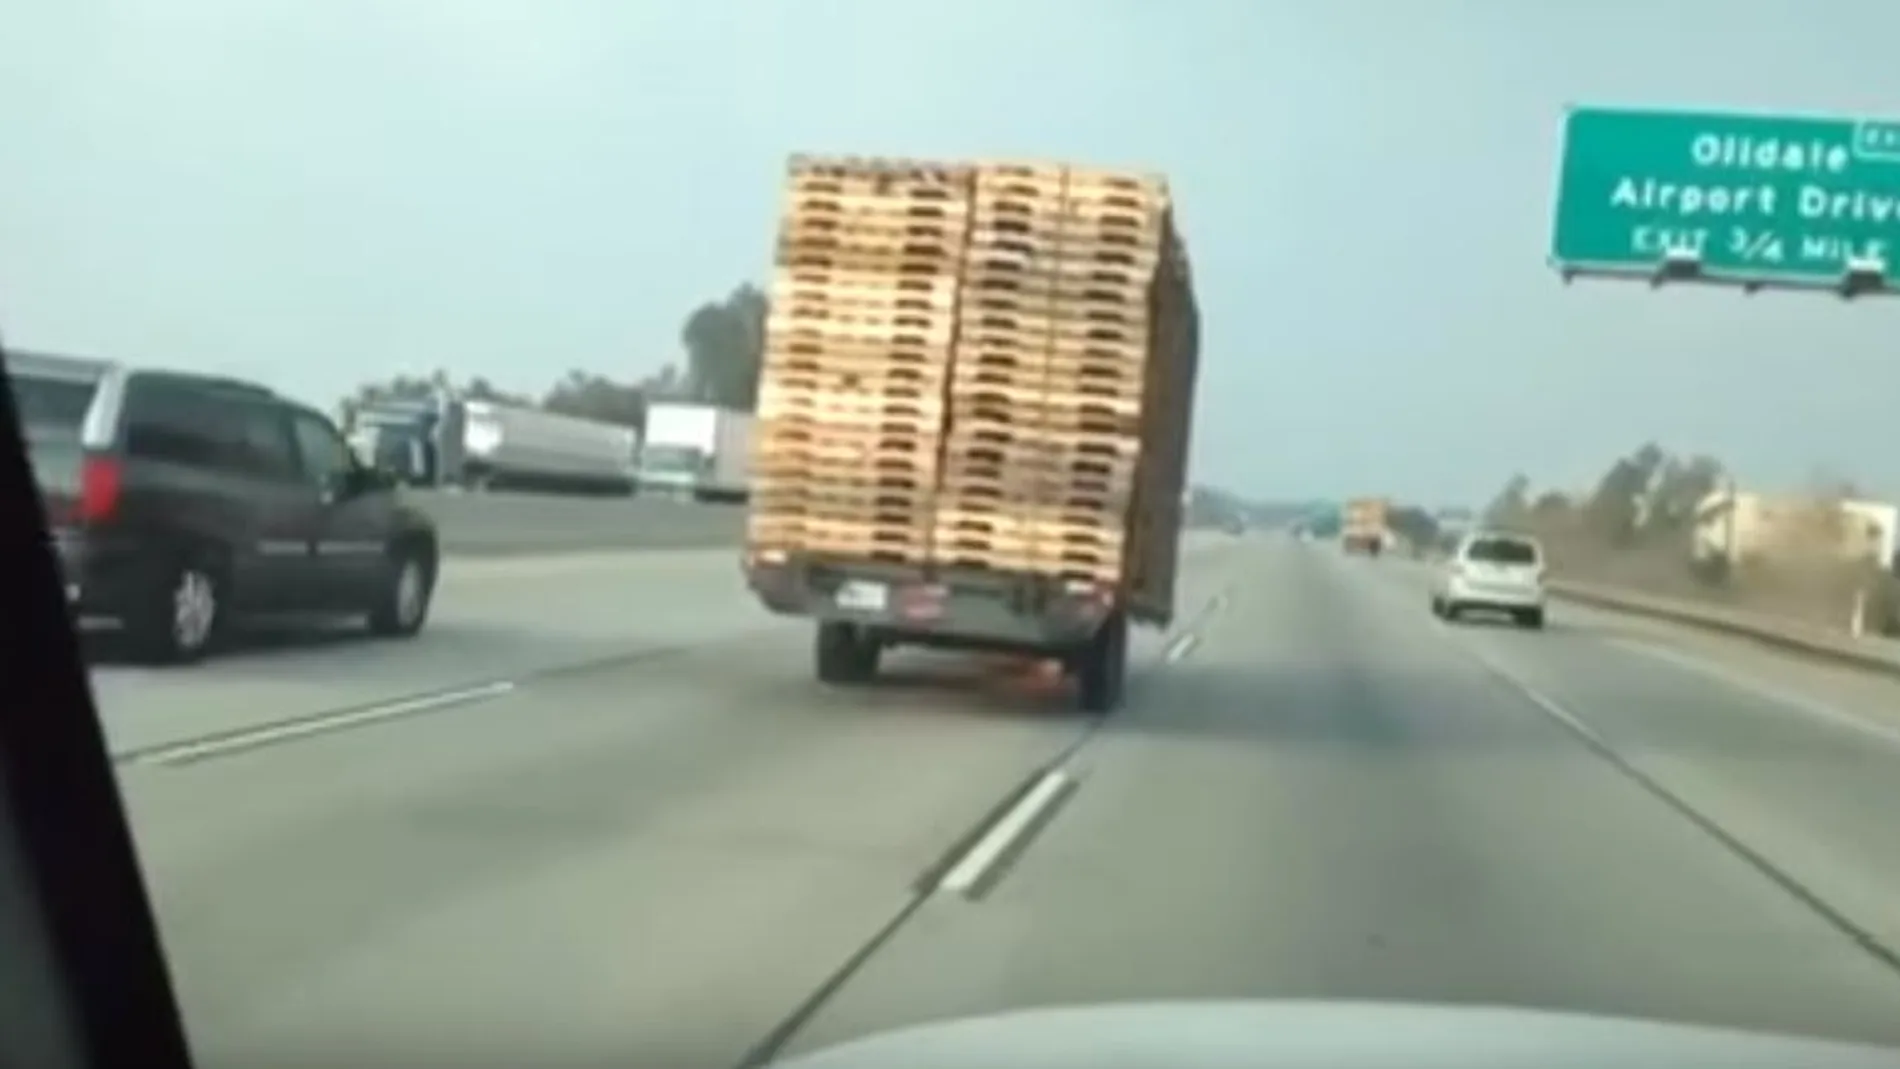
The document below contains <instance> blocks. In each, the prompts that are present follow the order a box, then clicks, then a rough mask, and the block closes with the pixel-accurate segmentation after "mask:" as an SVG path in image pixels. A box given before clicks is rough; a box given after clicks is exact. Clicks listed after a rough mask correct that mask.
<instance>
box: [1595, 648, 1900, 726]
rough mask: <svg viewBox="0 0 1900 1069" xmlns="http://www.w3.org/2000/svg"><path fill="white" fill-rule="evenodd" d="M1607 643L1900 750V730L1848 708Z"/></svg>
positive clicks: (1685, 659) (1694, 661)
mask: <svg viewBox="0 0 1900 1069" xmlns="http://www.w3.org/2000/svg"><path fill="white" fill-rule="evenodd" d="M1607 641H1608V643H1609V644H1610V645H1612V646H1615V647H1616V648H1618V649H1620V650H1623V651H1624V652H1626V653H1634V654H1637V655H1639V656H1642V657H1647V658H1649V659H1650V660H1653V661H1659V662H1661V663H1663V664H1667V665H1669V666H1670V667H1672V668H1676V669H1679V670H1681V671H1684V672H1693V673H1695V674H1696V675H1699V676H1701V677H1703V678H1704V679H1708V680H1712V681H1714V682H1715V683H1718V684H1721V685H1723V686H1727V687H1730V688H1732V689H1735V690H1739V691H1742V692H1743V693H1746V694H1752V695H1754V696H1755V697H1757V698H1764V699H1766V700H1768V701H1771V702H1774V703H1775V704H1777V705H1782V706H1786V707H1787V708H1789V709H1793V710H1794V711H1796V712H1799V713H1803V714H1805V715H1807V716H1810V717H1812V718H1814V719H1815V720H1818V721H1821V722H1822V723H1825V724H1827V725H1828V726H1830V727H1837V728H1845V729H1846V730H1848V731H1852V732H1854V733H1856V734H1859V735H1863V736H1866V737H1867V738H1869V739H1873V740H1874V741H1876V742H1879V743H1881V744H1882V745H1884V746H1891V747H1893V748H1895V749H1900V728H1894V727H1892V726H1889V725H1886V724H1880V723H1876V722H1874V721H1872V720H1869V719H1867V718H1866V717H1863V716H1856V715H1854V714H1853V713H1850V712H1847V711H1846V710H1844V709H1840V708H1837V707H1835V706H1833V705H1829V704H1827V703H1826V702H1822V701H1818V700H1816V699H1814V698H1811V697H1808V696H1807V695H1805V694H1798V693H1796V692H1794V691H1791V690H1784V689H1782V688H1780V687H1777V686H1773V685H1771V684H1768V683H1764V682H1762V681H1761V680H1758V679H1751V678H1749V677H1747V676H1744V675H1740V674H1738V673H1735V672H1731V671H1728V670H1726V669H1724V668H1722V667H1720V666H1718V665H1715V664H1712V663H1710V662H1708V661H1705V660H1702V659H1701V658H1699V657H1693V656H1690V655H1689V654H1686V653H1679V652H1677V651H1675V650H1670V649H1664V648H1662V647H1660V646H1651V645H1648V644H1646V643H1642V642H1635V641H1631V640H1629V639H1621V638H1612V639H1608V640H1607Z"/></svg>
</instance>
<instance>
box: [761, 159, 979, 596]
mask: <svg viewBox="0 0 1900 1069" xmlns="http://www.w3.org/2000/svg"><path fill="white" fill-rule="evenodd" d="M787 185H788V188H787V191H786V204H785V211H784V215H783V222H782V224H781V230H780V234H779V242H778V250H777V256H776V271H775V275H774V278H773V281H772V286H771V292H770V300H771V313H770V319H769V321H768V323H767V328H766V352H765V362H764V367H763V369H762V371H763V374H762V375H761V379H760V394H759V403H758V416H759V423H758V430H757V438H756V444H755V449H754V462H753V488H752V504H751V510H750V514H749V519H748V541H749V542H750V544H751V545H752V546H753V547H755V548H757V549H770V548H773V547H782V548H786V549H797V550H800V551H804V552H811V553H818V554H835V555H839V556H849V557H853V558H857V559H867V560H887V561H893V562H912V563H915V562H921V561H923V560H925V559H926V558H927V556H928V552H929V542H930V535H931V522H930V517H931V514H932V499H933V495H934V492H935V489H936V483H937V479H938V474H939V473H938V459H939V452H940V448H941V444H942V443H941V438H940V435H941V430H942V427H943V423H944V410H943V405H944V394H945V386H946V385H947V376H948V374H949V367H950V360H951V343H952V338H953V336H954V330H955V315H956V313H955V308H956V294H957V283H958V277H959V273H960V271H961V268H962V261H963V255H964V251H965V244H966V233H965V231H966V229H967V225H968V213H969V195H968V194H969V187H970V181H969V173H968V170H967V169H965V168H959V167H951V166H942V165H935V164H923V163H914V162H908V161H891V160H866V159H856V158H829V159H827V158H815V157H798V158H794V159H793V161H792V163H791V166H790V174H789V177H788V182H787Z"/></svg>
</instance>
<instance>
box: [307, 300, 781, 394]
mask: <svg viewBox="0 0 1900 1069" xmlns="http://www.w3.org/2000/svg"><path fill="white" fill-rule="evenodd" d="M766 312H767V300H766V295H765V293H764V292H763V291H761V290H760V289H759V288H758V287H757V286H754V285H752V284H750V283H745V284H741V285H740V286H739V287H738V288H736V289H734V290H733V291H732V292H731V293H729V294H727V295H726V297H724V298H723V299H721V300H715V301H707V302H705V303H704V304H701V305H700V306H699V307H697V308H695V309H693V310H692V312H691V313H689V314H688V315H687V316H686V319H685V320H684V322H682V323H681V325H680V336H679V340H680V348H681V349H682V351H683V353H684V358H683V359H681V360H678V361H673V362H669V363H668V364H666V365H665V366H664V367H662V368H661V369H660V370H659V371H658V372H656V373H653V374H650V375H646V376H644V377H634V376H627V377H618V376H615V375H613V374H610V373H602V372H600V371H595V370H588V369H584V368H575V369H572V370H570V371H568V372H567V374H566V375H565V376H563V377H562V378H561V379H559V380H558V381H556V382H554V383H553V384H551V385H550V386H549V387H548V388H547V389H546V390H545V391H543V392H542V393H540V394H539V395H532V394H523V393H515V392H510V391H507V390H503V389H500V388H498V387H497V386H495V385H494V384H493V383H492V382H490V381H488V380H487V379H485V378H482V377H480V376H475V377H473V378H467V379H462V378H458V377H457V376H456V375H454V374H453V373H451V372H449V371H447V370H437V371H436V372H434V373H433V374H430V375H420V376H418V375H397V376H393V377H391V378H388V379H383V380H380V381H375V382H366V383H363V384H362V385H360V386H358V387H357V388H356V390H355V391H354V392H352V393H351V394H350V395H349V396H348V397H345V398H343V400H342V402H341V407H342V408H343V409H344V410H345V411H346V412H348V411H350V410H352V409H354V408H356V407H358V406H361V405H363V404H368V403H373V402H377V401H389V400H409V399H420V398H424V397H428V396H430V395H431V394H433V393H434V392H435V391H436V390H439V389H445V388H446V389H449V390H453V391H455V392H456V394H457V395H458V396H461V397H466V398H469V399H470V400H479V401H494V402H498V403H501V404H510V405H521V406H524V407H531V408H540V409H544V410H546V411H549V412H558V413H561V414H563V415H569V416H578V417H581V418H584V419H593V420H600V421H602V422H605V423H615V424H620V425H622V426H626V427H634V428H643V427H644V426H645V425H646V408H647V405H648V403H649V402H653V401H698V402H703V403H707V404H716V405H723V406H727V407H733V408H743V409H748V410H749V409H751V408H752V407H753V405H754V403H755V401H756V400H757V397H758V389H759V369H760V366H761V364H762V362H763V359H764V354H765V319H766Z"/></svg>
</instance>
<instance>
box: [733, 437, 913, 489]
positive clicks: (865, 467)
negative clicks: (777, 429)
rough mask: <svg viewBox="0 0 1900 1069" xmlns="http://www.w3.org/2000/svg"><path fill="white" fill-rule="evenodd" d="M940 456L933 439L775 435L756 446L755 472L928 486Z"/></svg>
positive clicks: (765, 475) (763, 475)
mask: <svg viewBox="0 0 1900 1069" xmlns="http://www.w3.org/2000/svg"><path fill="white" fill-rule="evenodd" d="M937 458H938V449H937V445H936V443H935V442H934V441H932V440H930V439H910V440H905V439H900V438H896V437H894V436H893V437H890V438H884V439H872V438H867V437H854V438H838V439H824V438H805V439H797V440H794V439H789V438H778V437H772V438H766V439H763V440H761V441H760V442H759V443H758V445H757V446H756V447H755V448H754V450H753V452H752V473H753V477H754V478H761V479H766V478H779V477H785V478H789V479H792V480H794V481H796V480H797V479H798V477H799V476H800V474H801V473H804V474H808V475H809V476H810V479H809V481H812V482H818V481H820V480H824V479H834V480H837V481H840V482H848V481H851V480H853V479H856V478H862V479H871V478H873V477H877V478H881V479H889V480H892V481H893V482H895V481H898V480H911V481H913V482H916V483H919V484H927V483H929V482H931V481H933V480H934V476H935V472H936V470H937V467H938V460H937Z"/></svg>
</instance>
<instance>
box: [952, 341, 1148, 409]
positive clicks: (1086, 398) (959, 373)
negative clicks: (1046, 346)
mask: <svg viewBox="0 0 1900 1069" xmlns="http://www.w3.org/2000/svg"><path fill="white" fill-rule="evenodd" d="M950 382H951V384H952V389H953V390H954V391H955V394H956V395H960V396H962V397H964V398H970V397H974V396H975V395H976V394H977V393H978V392H979V391H983V392H985V393H989V392H990V391H994V393H993V394H991V396H998V397H1000V396H1007V397H1009V398H1010V399H1011V401H1013V402H1020V403H1023V404H1031V405H1052V404H1054V405H1062V404H1065V403H1070V399H1071V398H1073V399H1074V403H1076V404H1078V405H1080V404H1082V403H1084V402H1092V403H1093V407H1096V408H1099V409H1102V410H1104V411H1112V412H1116V413H1119V414H1122V415H1137V414H1139V413H1140V411H1141V393H1142V388H1143V386H1144V385H1145V382H1146V375H1145V373H1144V369H1142V368H1139V367H1133V368H1131V367H1127V366H1125V365H1116V364H1113V363H1108V362H1105V361H1104V362H1089V363H1082V362H1060V361H1056V360H1049V361H1032V360H1029V359H1026V358H1022V357H1018V358H1017V359H1015V360H1004V359H997V358H992V359H988V360H985V359H980V358H973V357H970V356H968V355H962V356H959V357H958V359H957V362H956V363H955V364H954V365H952V367H951V371H950Z"/></svg>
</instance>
